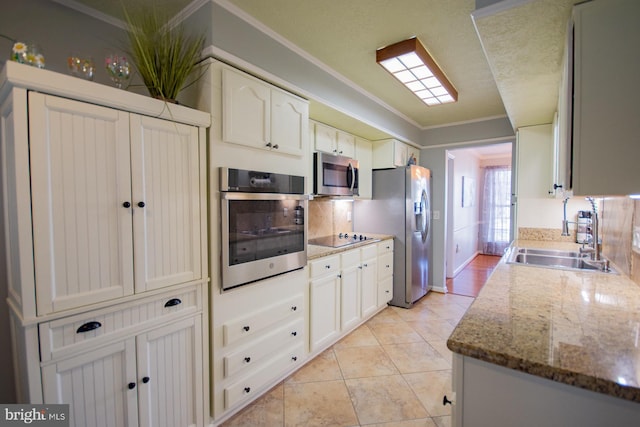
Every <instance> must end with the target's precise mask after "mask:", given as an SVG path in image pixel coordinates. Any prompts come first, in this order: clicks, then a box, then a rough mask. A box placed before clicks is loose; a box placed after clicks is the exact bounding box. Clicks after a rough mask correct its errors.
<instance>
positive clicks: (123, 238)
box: [29, 92, 202, 314]
mask: <svg viewBox="0 0 640 427" xmlns="http://www.w3.org/2000/svg"><path fill="white" fill-rule="evenodd" d="M29 134H30V139H29V142H30V144H29V154H30V159H31V191H32V194H33V196H32V200H31V204H32V215H33V232H34V237H33V244H34V262H35V275H36V277H37V278H38V285H37V291H36V296H37V305H38V314H48V313H52V312H58V311H62V310H66V309H70V308H74V307H80V306H84V305H88V304H91V303H97V302H101V301H106V300H110V299H114V298H118V297H123V296H127V295H131V294H133V293H140V292H145V291H150V290H153V289H158V288H162V287H165V286H170V285H175V284H179V283H185V282H189V281H192V280H198V279H201V278H202V269H201V259H202V254H201V246H202V242H201V239H202V229H201V221H200V220H201V203H202V200H201V190H202V189H201V186H202V183H201V175H200V173H201V172H200V168H201V165H200V151H199V150H200V145H199V140H198V128H197V127H195V126H189V125H185V124H181V123H175V122H170V121H167V120H161V119H157V118H153V117H147V116H141V115H138V114H132V113H127V112H124V111H120V110H115V109H112V108H108V107H103V106H98V105H93V104H89V103H86V102H79V101H75V100H69V99H65V98H60V97H56V96H51V95H43V94H41V93H37V92H30V93H29Z"/></svg>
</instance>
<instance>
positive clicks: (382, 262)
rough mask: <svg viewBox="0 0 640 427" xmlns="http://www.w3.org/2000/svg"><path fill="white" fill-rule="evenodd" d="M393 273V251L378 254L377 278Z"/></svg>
mask: <svg viewBox="0 0 640 427" xmlns="http://www.w3.org/2000/svg"><path fill="white" fill-rule="evenodd" d="M392 275H393V252H387V253H384V254H382V255H380V258H379V262H378V279H382V278H385V277H390V276H392Z"/></svg>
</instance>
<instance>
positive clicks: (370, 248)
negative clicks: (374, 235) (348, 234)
mask: <svg viewBox="0 0 640 427" xmlns="http://www.w3.org/2000/svg"><path fill="white" fill-rule="evenodd" d="M360 250H361V251H362V259H363V260H365V259H371V258H375V257H377V256H378V244H376V245H367V246H363V247H362V248H361V249H360Z"/></svg>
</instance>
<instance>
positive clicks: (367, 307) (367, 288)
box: [360, 245, 378, 318]
mask: <svg viewBox="0 0 640 427" xmlns="http://www.w3.org/2000/svg"><path fill="white" fill-rule="evenodd" d="M360 257H361V261H360V293H361V298H360V299H361V302H362V304H361V312H362V317H363V318H368V317H369V316H371V315H372V314H373V313H375V312H376V311H377V310H376V309H377V308H378V247H377V245H368V246H364V247H362V248H361V249H360Z"/></svg>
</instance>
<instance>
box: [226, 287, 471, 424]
mask: <svg viewBox="0 0 640 427" xmlns="http://www.w3.org/2000/svg"><path fill="white" fill-rule="evenodd" d="M472 302H473V298H472V297H467V296H462V295H453V294H438V293H435V292H430V293H428V294H427V295H426V296H425V297H424V298H422V299H421V300H420V301H419V302H418V303H417V304H415V305H414V307H413V308H411V309H408V310H407V309H403V308H398V307H387V308H385V309H384V310H383V311H381V312H380V313H378V314H377V315H376V316H375V317H373V318H372V319H370V320H369V321H367V322H366V323H365V324H363V325H362V326H360V327H359V328H357V329H356V330H355V331H353V332H352V333H351V334H349V335H347V336H346V337H344V338H343V339H342V340H340V341H339V342H338V343H336V344H335V345H333V346H332V347H331V348H329V349H327V350H326V351H324V352H323V353H321V354H320V355H318V356H317V357H316V358H315V359H313V360H312V361H310V362H309V363H307V364H306V365H305V366H303V367H302V368H301V369H300V370H298V371H297V372H295V373H294V374H292V375H291V376H290V377H289V378H287V379H286V380H284V381H283V382H282V383H280V384H278V385H277V386H276V387H274V388H273V389H272V390H271V391H269V392H268V393H266V394H265V395H264V396H262V397H261V398H260V399H258V400H257V401H255V402H254V403H252V404H251V405H249V406H248V407H247V408H245V409H243V410H242V411H241V412H240V413H238V414H237V415H235V416H234V417H233V418H231V419H230V420H229V421H227V422H225V423H224V424H223V426H224V427H236V426H247V427H248V426H251V427H259V426H264V427H277V426H286V427H292V426H304V427H310V426H331V427H337V426H345V427H352V426H371V425H375V426H385V427H392V426H393V427H396V426H397V427H414V426H421V427H425V426H426V427H445V426H446V427H448V426H450V425H451V409H450V408H451V406H450V405H447V406H443V405H442V397H443V395H445V394H449V395H450V394H451V357H452V355H451V352H450V351H449V349H448V348H447V344H446V341H447V338H448V337H449V335H450V334H451V332H452V331H453V329H454V327H455V325H456V324H457V323H458V321H459V320H460V318H461V317H462V315H463V314H464V313H465V311H466V310H467V308H468V307H469V305H471V303H472Z"/></svg>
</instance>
